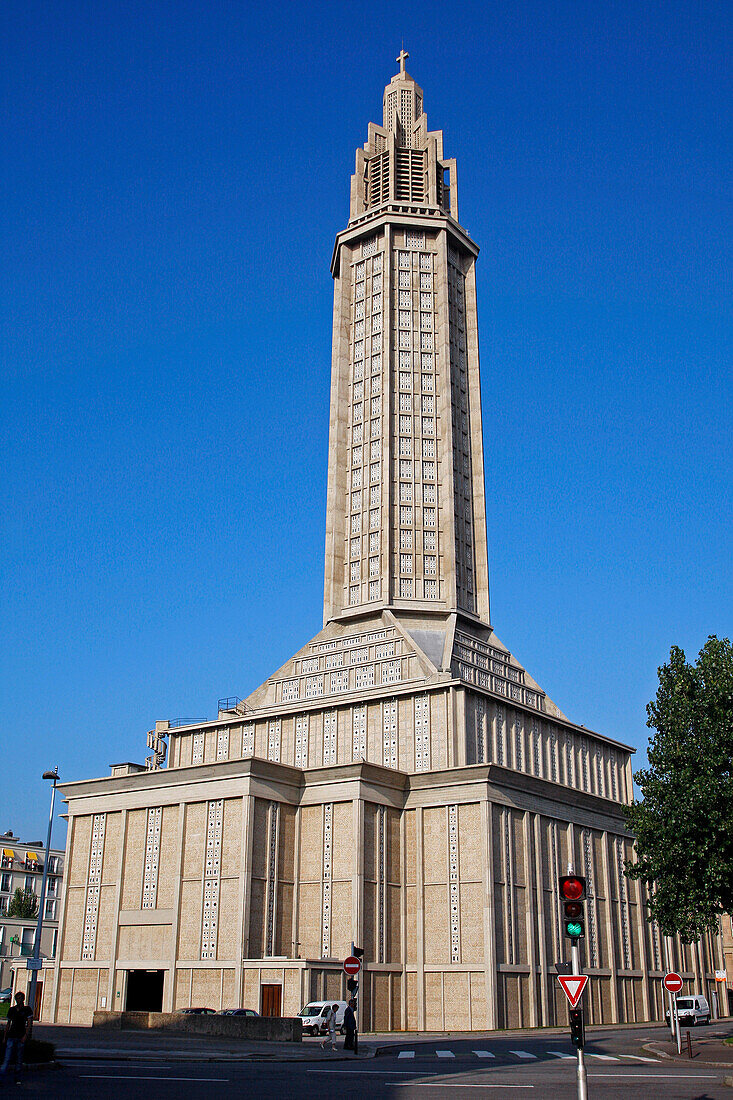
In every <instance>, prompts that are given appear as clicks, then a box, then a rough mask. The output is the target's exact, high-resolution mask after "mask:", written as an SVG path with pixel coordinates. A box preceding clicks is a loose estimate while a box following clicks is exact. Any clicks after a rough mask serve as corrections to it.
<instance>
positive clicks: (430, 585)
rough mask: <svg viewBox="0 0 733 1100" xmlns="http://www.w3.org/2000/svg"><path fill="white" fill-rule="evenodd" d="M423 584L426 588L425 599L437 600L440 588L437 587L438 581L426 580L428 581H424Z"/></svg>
mask: <svg viewBox="0 0 733 1100" xmlns="http://www.w3.org/2000/svg"><path fill="white" fill-rule="evenodd" d="M423 586H424V589H425V599H426V600H437V598H438V588H437V584H436V582H435V581H428V580H426V581H424V582H423Z"/></svg>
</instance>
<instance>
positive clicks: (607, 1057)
mask: <svg viewBox="0 0 733 1100" xmlns="http://www.w3.org/2000/svg"><path fill="white" fill-rule="evenodd" d="M587 1057H588V1058H600V1060H601V1061H602V1062H618V1058H616V1056H615V1055H613V1054H588V1055H587Z"/></svg>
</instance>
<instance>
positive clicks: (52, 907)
mask: <svg viewBox="0 0 733 1100" xmlns="http://www.w3.org/2000/svg"><path fill="white" fill-rule="evenodd" d="M43 919H44V920H56V899H55V898H46V913H45V916H44V918H43Z"/></svg>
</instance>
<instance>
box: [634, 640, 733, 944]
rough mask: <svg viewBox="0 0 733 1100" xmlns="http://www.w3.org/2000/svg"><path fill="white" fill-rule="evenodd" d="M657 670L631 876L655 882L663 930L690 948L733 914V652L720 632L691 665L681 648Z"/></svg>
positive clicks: (653, 900) (655, 913) (653, 894)
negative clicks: (722, 917)
mask: <svg viewBox="0 0 733 1100" xmlns="http://www.w3.org/2000/svg"><path fill="white" fill-rule="evenodd" d="M658 673H659V688H658V690H657V696H656V700H655V701H654V702H652V703H649V705H648V706H647V716H648V717H647V725H648V726H649V727H650V728H651V729H654V730H656V733H655V735H654V736H653V737H652V738H651V740H650V742H649V750H648V757H649V767H648V768H645V769H643V770H641V771H638V772H636V774H635V776H634V778H635V780H636V782H637V784H638V786H639V788H640V791H641V794H642V795H643V800H642V801H635V802H634V803H633V805H631V806H628V807H626V810H625V812H626V817H627V821H628V824H629V826H630V828H631V829H632V830H633V832H634V833H635V836H636V840H635V844H634V851H635V855H636V860H635V861H632V862H628V863H627V864H626V873H627V874H628V875H629V876H630V877H631V878H636V879H641V880H642V881H643V882H646V883H647V884H648V887H649V894H650V900H649V916H650V918H653V919H655V920H656V921H658V923H659V926H660V928H661V931H662V933H663V934H664V935H674V934H675V933H679V935H680V936H681V937H682V939H683V940H685V941H687V942H690V941H692V940H694V939H696V938H697V937H698V936H699V935H700V934H701V933H702V932H704V931H705V930H707V929H715V928H717V923H718V916H719V914H720V913H724V912H728V913H730V912H733V647H732V646H731V643H730V641H729V640H728V639H727V638H722V639H719V638H717V637H715V635H711V636H710V637H709V638H708V640H707V642H706V643H705V645H704V646H703V648H702V649H701V650H700V653H699V656H698V658H697V661H696V662H695V664H694V665H692V664H689V663H688V662H687V660H686V659H685V654H684V653H683V651H682V650H681V649H678V648H677V647H676V646H674V647H673V648H672V649H671V651H670V655H669V662H668V663H667V664H666V665H663V666H662V667H661V668H660V669H659V670H658Z"/></svg>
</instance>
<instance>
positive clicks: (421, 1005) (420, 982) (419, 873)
mask: <svg viewBox="0 0 733 1100" xmlns="http://www.w3.org/2000/svg"><path fill="white" fill-rule="evenodd" d="M423 849H424V845H423V810H422V806H418V807H417V809H416V810H415V893H416V903H417V922H416V923H417V929H416V941H417V942H416V948H417V975H416V977H417V1030H418V1031H424V1030H425V875H424V868H423V859H424V851H423Z"/></svg>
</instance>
